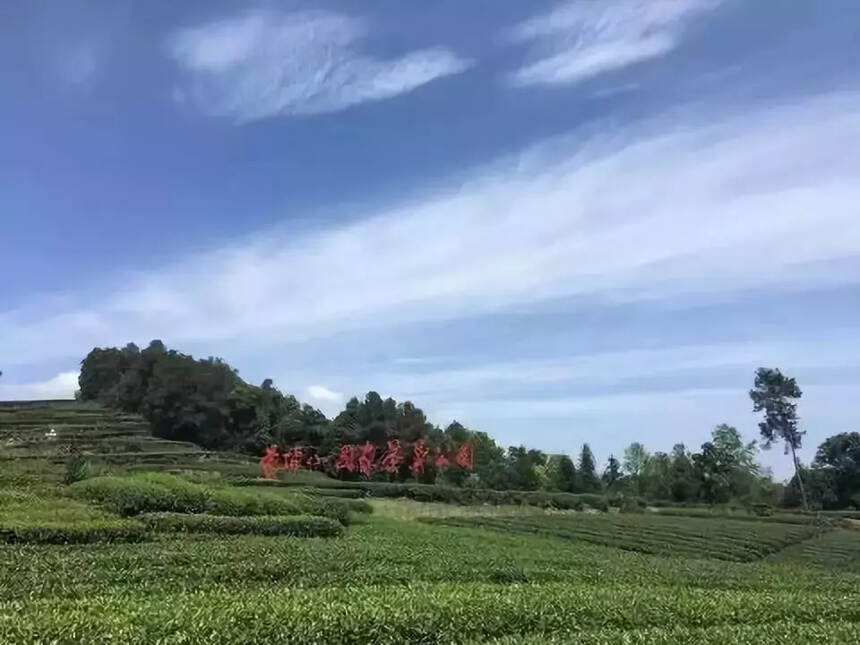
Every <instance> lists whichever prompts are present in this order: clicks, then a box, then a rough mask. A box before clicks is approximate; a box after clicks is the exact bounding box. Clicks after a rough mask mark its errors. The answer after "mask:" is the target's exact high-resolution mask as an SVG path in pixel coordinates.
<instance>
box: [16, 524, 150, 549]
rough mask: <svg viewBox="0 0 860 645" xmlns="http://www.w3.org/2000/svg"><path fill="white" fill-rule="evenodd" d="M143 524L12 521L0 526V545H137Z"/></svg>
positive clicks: (142, 537) (141, 534) (142, 536)
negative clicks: (120, 543) (95, 543)
mask: <svg viewBox="0 0 860 645" xmlns="http://www.w3.org/2000/svg"><path fill="white" fill-rule="evenodd" d="M145 537H146V531H145V528H144V527H143V525H141V524H140V523H138V522H134V521H131V520H89V521H86V522H74V523H63V522H37V523H34V522H13V523H9V522H6V523H3V524H2V525H0V542H6V543H15V544H90V543H93V542H140V541H141V540H143V539H145Z"/></svg>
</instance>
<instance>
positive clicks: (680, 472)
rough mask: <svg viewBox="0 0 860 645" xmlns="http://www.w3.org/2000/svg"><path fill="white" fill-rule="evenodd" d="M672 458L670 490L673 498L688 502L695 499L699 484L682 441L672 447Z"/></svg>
mask: <svg viewBox="0 0 860 645" xmlns="http://www.w3.org/2000/svg"><path fill="white" fill-rule="evenodd" d="M671 460H672V466H671V468H670V476H669V477H670V483H669V492H670V494H671V496H672V500H673V501H676V502H686V501H689V500H692V499H695V498H696V495H697V494H698V491H699V485H698V480H697V478H696V475H695V472H694V468H693V461H692V459H691V458H690V454H689V453H688V452H687V447H686V446H685V445H684V444H682V443H676V444H675V445H674V446H673V447H672V456H671Z"/></svg>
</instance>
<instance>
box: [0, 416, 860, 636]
mask: <svg viewBox="0 0 860 645" xmlns="http://www.w3.org/2000/svg"><path fill="white" fill-rule="evenodd" d="M51 428H53V434H51V435H48V436H46V433H50V432H51ZM0 440H1V441H2V444H0V459H2V463H0V469H2V470H0V642H3V643H7V642H8V643H76V642H85V643H260V642H275V643H277V642H283V643H369V642H372V643H451V642H464V643H478V642H496V643H550V642H556V643H571V642H576V643H756V644H761V643H764V644H767V643H786V642H792V643H853V642H857V634H858V633H860V530H858V528H857V527H856V525H855V524H854V523H852V522H851V521H850V520H846V519H841V518H826V519H821V518H811V517H810V518H807V517H784V518H780V517H769V518H755V517H752V516H750V517H746V518H739V517H732V518H727V517H720V516H719V515H708V514H702V513H699V515H702V516H700V517H686V516H683V515H678V514H676V513H675V512H673V513H671V514H670V513H664V514H662V515H661V513H660V512H654V511H653V510H646V511H644V512H631V513H619V512H617V511H616V510H615V509H609V510H608V511H602V510H599V509H598V508H596V507H597V506H600V505H599V504H595V505H594V506H592V505H591V504H589V503H588V502H587V501H583V500H582V499H576V500H572V499H568V498H558V500H556V501H554V502H553V501H550V502H548V503H546V504H543V505H544V506H548V508H539V507H537V506H535V505H532V504H533V503H536V502H537V500H536V499H532V498H528V497H522V498H517V497H516V496H513V497H512V496H510V495H508V496H500V497H498V498H495V497H494V498H493V499H489V493H486V494H484V493H481V495H483V496H484V497H485V498H486V499H476V498H469V499H467V498H462V499H451V500H447V499H446V496H447V495H449V494H451V493H450V492H449V491H446V490H444V489H441V490H436V489H435V487H430V488H429V489H428V488H416V487H412V488H411V489H408V487H407V488H393V487H390V486H388V487H386V485H384V484H383V485H379V486H377V487H374V486H373V485H367V484H363V485H355V486H350V485H343V484H337V485H335V484H334V483H333V482H332V481H331V480H325V479H322V478H320V477H312V476H304V477H298V478H294V480H292V481H285V482H283V483H284V484H291V485H282V486H273V485H267V486H257V485H250V486H249V485H247V484H253V483H256V482H254V480H253V479H250V478H252V477H253V475H254V472H255V464H253V463H252V462H248V461H247V460H243V459H242V458H240V457H237V456H232V455H220V454H208V453H205V452H204V451H202V450H200V449H199V448H196V447H194V446H192V445H185V444H177V443H176V442H164V441H161V440H157V439H154V438H152V437H151V436H149V435H148V433H147V432H146V428H145V426H144V425H142V424H141V422H140V420H139V419H136V418H134V417H130V416H128V415H117V414H115V413H111V412H107V411H104V410H101V409H99V408H97V407H95V406H78V405H75V404H64V405H56V404H55V405H54V406H53V407H52V406H45V405H43V406H27V407H5V408H0ZM73 459H77V460H78V462H77V463H78V464H79V468H77V470H74V471H73V472H71V473H67V466H66V464H68V463H69V462H70V461H71V460H73ZM92 464H98V466H93V465H92ZM155 471H159V472H155ZM164 471H171V472H170V473H168V472H164ZM70 475H71V476H70ZM238 476H243V477H244V478H242V479H240V478H238ZM67 477H68V478H69V480H72V479H78V480H79V481H74V482H71V481H70V482H69V483H66V481H65V479H66V478H67ZM236 484H243V485H241V486H239V485H236ZM410 490H411V492H410ZM382 496H386V497H391V498H389V499H380V497H382ZM402 497H411V498H412V499H405V500H404V499H401V498H402ZM421 498H423V499H421ZM425 500H426V501H425ZM448 502H456V504H452V503H448ZM511 502H515V504H512V503H511ZM604 507H605V506H604ZM575 508H580V509H582V510H573V509H575ZM675 510H677V509H675ZM694 514H695V513H694Z"/></svg>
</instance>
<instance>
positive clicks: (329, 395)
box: [307, 385, 343, 403]
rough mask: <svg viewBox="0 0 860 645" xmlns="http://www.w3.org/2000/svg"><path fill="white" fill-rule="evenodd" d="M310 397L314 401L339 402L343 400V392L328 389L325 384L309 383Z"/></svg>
mask: <svg viewBox="0 0 860 645" xmlns="http://www.w3.org/2000/svg"><path fill="white" fill-rule="evenodd" d="M307 393H308V397H310V398H311V399H312V400H314V401H325V402H328V403H339V402H341V401H343V394H341V393H340V392H335V391H333V390H330V389H328V388H327V387H326V386H325V385H308V388H307Z"/></svg>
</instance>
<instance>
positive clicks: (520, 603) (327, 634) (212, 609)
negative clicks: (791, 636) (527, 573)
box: [0, 583, 860, 643]
mask: <svg viewBox="0 0 860 645" xmlns="http://www.w3.org/2000/svg"><path fill="white" fill-rule="evenodd" d="M858 621H860V593H851V594H846V595H841V596H840V595H835V594H827V593H822V594H809V595H807V596H806V597H804V600H803V602H802V603H800V602H798V598H797V594H795V593H793V592H791V591H783V592H766V593H761V592H738V591H720V590H700V589H688V588H682V587H660V586H656V585H648V586H629V585H619V584H611V583H608V584H604V585H601V586H593V585H584V584H579V583H544V584H527V585H511V586H499V585H487V584H430V585H428V584H415V585H410V586H388V585H383V586H345V587H322V588H316V589H285V588H284V587H283V586H282V585H272V586H265V585H263V586H261V587H260V588H258V589H255V590H253V591H251V590H243V591H242V592H241V593H237V590H235V589H230V588H220V589H212V590H208V591H203V592H190V593H168V594H154V593H151V592H149V591H139V592H137V593H133V594H128V595H122V596H119V595H94V596H88V597H85V598H80V599H74V600H70V599H51V600H42V601H40V600H35V601H33V600H27V601H23V602H15V603H2V604H0V638H3V639H4V640H5V641H7V642H33V641H36V640H39V641H47V642H55V641H63V640H65V639H68V637H69V636H70V635H74V636H75V639H80V640H84V641H87V642H107V641H112V640H115V639H120V640H122V642H124V643H153V642H195V643H223V642H231V643H260V642H278V643H310V642H330V643H371V642H372V643H450V642H463V641H468V640H471V639H481V640H484V639H487V638H492V637H502V636H508V637H511V636H516V637H523V636H528V635H532V636H542V637H566V638H567V639H569V640H576V641H578V640H579V639H580V637H581V636H586V637H587V636H588V635H589V634H591V633H594V632H600V631H602V632H604V633H606V632H607V631H617V632H626V633H627V638H626V639H623V640H622V639H617V640H622V642H635V641H636V634H637V633H638V632H639V631H640V630H653V629H661V628H662V629H666V628H667V626H671V627H673V628H675V629H678V630H693V631H695V630H704V631H705V634H707V633H708V631H709V630H710V629H715V630H717V631H718V633H720V635H721V636H723V637H724V638H727V639H728V640H727V642H738V641H737V640H736V639H734V638H733V631H734V630H735V629H741V630H744V629H746V628H749V627H754V626H763V627H765V633H767V632H766V628H767V626H768V625H769V624H772V623H782V624H789V625H792V626H795V627H797V628H801V629H803V628H804V627H805V626H807V625H812V624H814V625H816V626H817V628H818V634H820V635H821V636H822V637H825V638H829V637H831V636H835V635H844V634H845V633H846V627H845V624H846V623H856V622H858ZM619 635H620V634H619ZM755 642H768V641H765V640H762V639H759V640H756V641H755ZM769 642H779V641H777V640H769Z"/></svg>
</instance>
